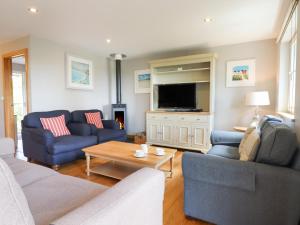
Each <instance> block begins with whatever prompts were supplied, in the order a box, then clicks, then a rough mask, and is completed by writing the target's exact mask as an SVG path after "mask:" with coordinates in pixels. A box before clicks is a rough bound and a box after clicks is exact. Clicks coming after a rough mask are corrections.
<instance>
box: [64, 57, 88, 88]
mask: <svg viewBox="0 0 300 225" xmlns="http://www.w3.org/2000/svg"><path fill="white" fill-rule="evenodd" d="M67 88H72V89H83V90H92V89H93V88H94V86H93V63H92V61H90V60H86V59H81V58H77V57H74V56H70V55H67Z"/></svg>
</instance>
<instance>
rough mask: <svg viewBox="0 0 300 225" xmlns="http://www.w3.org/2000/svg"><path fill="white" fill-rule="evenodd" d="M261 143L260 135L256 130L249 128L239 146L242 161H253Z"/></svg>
mask: <svg viewBox="0 0 300 225" xmlns="http://www.w3.org/2000/svg"><path fill="white" fill-rule="evenodd" d="M259 143H260V133H259V131H258V130H257V129H255V128H253V127H252V128H248V129H247V131H246V132H245V136H244V138H243V140H242V142H241V144H240V146H239V153H240V160H242V161H253V160H254V159H255V156H256V153H257V149H258V147H259Z"/></svg>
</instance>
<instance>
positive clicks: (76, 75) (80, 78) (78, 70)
mask: <svg viewBox="0 0 300 225" xmlns="http://www.w3.org/2000/svg"><path fill="white" fill-rule="evenodd" d="M89 76H90V68H89V64H85V63H81V62H76V61H73V62H72V83H74V84H84V85H89V84H90V79H89Z"/></svg>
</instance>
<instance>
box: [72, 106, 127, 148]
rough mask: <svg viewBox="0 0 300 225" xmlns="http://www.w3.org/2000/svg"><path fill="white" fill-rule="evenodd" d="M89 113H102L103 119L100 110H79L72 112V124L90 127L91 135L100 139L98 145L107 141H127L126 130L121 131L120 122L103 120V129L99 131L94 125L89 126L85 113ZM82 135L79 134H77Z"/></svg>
mask: <svg viewBox="0 0 300 225" xmlns="http://www.w3.org/2000/svg"><path fill="white" fill-rule="evenodd" d="M87 112H100V114H101V117H103V114H102V112H101V111H100V110H97V109H91V110H77V111H74V112H72V124H73V123H79V124H85V125H87V126H89V127H90V131H91V134H90V135H95V136H97V137H98V143H103V142H106V141H112V140H114V141H126V140H127V135H126V131H125V130H121V129H120V125H119V123H118V122H116V121H114V120H102V123H103V127H104V128H100V129H98V128H97V127H96V126H95V125H93V124H87V122H86V117H85V113H87ZM77 134H78V135H80V134H79V133H77Z"/></svg>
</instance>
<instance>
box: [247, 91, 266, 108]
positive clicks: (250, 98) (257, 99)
mask: <svg viewBox="0 0 300 225" xmlns="http://www.w3.org/2000/svg"><path fill="white" fill-rule="evenodd" d="M245 105H253V106H260V105H270V98H269V92H267V91H254V92H251V93H248V94H247V95H246V101H245Z"/></svg>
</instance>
